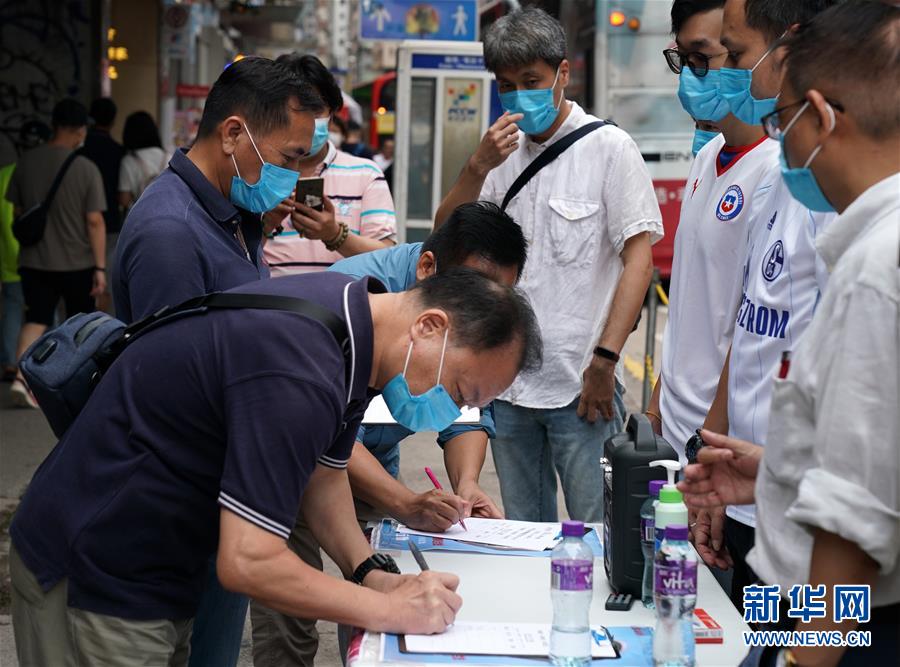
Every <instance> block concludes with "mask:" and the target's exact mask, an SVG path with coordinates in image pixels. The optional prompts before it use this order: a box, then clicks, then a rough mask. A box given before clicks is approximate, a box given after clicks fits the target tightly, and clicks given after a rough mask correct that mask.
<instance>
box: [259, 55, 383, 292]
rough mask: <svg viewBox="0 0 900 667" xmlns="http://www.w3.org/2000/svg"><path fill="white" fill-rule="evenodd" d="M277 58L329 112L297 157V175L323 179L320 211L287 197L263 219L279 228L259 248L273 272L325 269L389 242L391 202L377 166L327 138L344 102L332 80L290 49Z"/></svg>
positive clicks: (315, 62) (322, 68)
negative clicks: (303, 154) (307, 151)
mask: <svg viewBox="0 0 900 667" xmlns="http://www.w3.org/2000/svg"><path fill="white" fill-rule="evenodd" d="M277 62H278V63H279V64H282V65H285V66H287V67H289V68H291V69H292V70H293V71H294V72H295V73H296V74H297V75H298V76H300V77H302V78H303V79H304V80H305V81H307V82H308V83H309V85H310V86H312V88H313V89H314V90H315V91H316V92H317V93H318V94H319V95H320V96H321V97H322V99H323V100H325V103H326V104H327V105H328V112H327V115H326V114H323V115H322V116H321V117H320V118H317V119H316V133H315V136H314V138H313V144H312V147H311V148H310V155H309V156H308V157H304V158H303V160H301V161H300V175H301V176H302V177H321V178H323V179H324V193H325V200H324V202H323V210H322V211H316V210H314V209H312V208H310V207H309V206H306V205H305V204H304V203H302V202H298V201H295V200H293V199H288V200H287V201H285V202H283V203H282V205H281V206H279V207H278V208H277V209H275V210H274V211H271V212H270V213H267V214H266V215H265V216H264V218H263V221H264V223H265V226H266V230H267V231H273V230H277V231H278V232H279V233H278V234H277V235H275V236H273V237H272V238H269V239H268V240H267V241H266V244H265V248H264V250H265V256H266V262H268V264H269V268H270V269H271V270H272V276H273V277H278V276H282V275H290V274H293V273H311V272H315V271H324V270H325V269H327V268H328V267H329V266H331V265H332V264H334V263H335V262H336V261H338V260H340V259H343V258H344V257H352V256H354V255H358V254H360V253H363V252H369V251H372V250H380V249H382V248H385V247H391V246H393V245H394V243H395V237H396V215H395V214H394V200H393V198H392V197H391V192H390V189H389V188H388V186H387V182H386V181H385V178H384V174H383V173H382V171H381V169H379V168H378V166H377V165H376V164H375V163H374V162H372V161H371V160H367V159H365V158H361V157H355V156H353V155H350V154H349V153H346V152H344V151H343V150H339V149H338V146H337V145H335V144H333V143H332V142H331V141H330V140H329V139H328V137H329V133H328V127H329V125H330V121H331V120H332V119H334V118H336V114H337V113H338V112H339V111H340V110H341V107H342V105H343V96H342V94H341V89H340V86H338V84H337V81H335V79H334V77H333V76H332V75H331V72H329V71H328V69H327V68H326V67H325V65H323V64H322V61H320V60H319V59H318V58H316V57H315V56H312V55H300V54H296V53H294V54H289V55H284V56H281V57H279V58H278V60H277Z"/></svg>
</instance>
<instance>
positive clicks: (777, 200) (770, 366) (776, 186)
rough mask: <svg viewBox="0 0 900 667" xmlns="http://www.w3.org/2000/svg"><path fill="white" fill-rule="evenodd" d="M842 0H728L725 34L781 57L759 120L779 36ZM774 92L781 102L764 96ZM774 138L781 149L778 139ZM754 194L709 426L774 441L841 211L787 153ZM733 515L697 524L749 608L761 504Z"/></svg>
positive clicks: (718, 514) (757, 84)
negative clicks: (827, 241)
mask: <svg viewBox="0 0 900 667" xmlns="http://www.w3.org/2000/svg"><path fill="white" fill-rule="evenodd" d="M833 2H834V0H800V1H798V2H794V3H791V5H790V6H785V5H783V4H779V5H773V4H772V3H771V2H765V1H762V0H746V2H745V0H728V2H727V3H726V4H725V22H724V25H723V30H722V35H723V37H722V39H723V41H724V42H725V43H726V44H728V46H729V48H730V49H732V50H734V51H737V52H740V53H743V52H746V50H747V45H755V46H756V48H757V49H765V51H764V52H765V53H768V55H767V56H766V58H765V59H764V60H763V63H764V64H766V63H771V66H770V69H769V70H768V71H769V75H768V76H756V74H755V73H754V75H753V78H752V81H753V86H752V92H751V93H750V94H751V97H752V99H753V104H752V105H751V106H752V107H753V111H752V113H753V115H754V118H753V120H756V121H757V122H760V123H761V121H762V116H760V117H759V118H756V116H758V115H759V114H760V113H761V112H762V110H764V108H765V107H767V106H770V107H771V108H772V109H774V104H775V103H774V99H775V97H776V96H777V95H778V93H779V91H780V90H781V79H782V75H783V69H782V68H781V67H780V63H781V61H782V59H783V57H784V51H785V50H784V49H783V48H778V47H776V46H775V44H778V43H779V42H778V40H779V38H780V37H781V36H782V35H783V34H784V33H785V32H786V31H789V30H792V29H793V30H796V29H797V26H799V25H800V24H802V23H805V22H806V21H808V20H810V19H811V18H812V17H813V16H815V14H817V13H818V12H819V11H821V10H822V9H823V7H825V6H827V5H829V4H833ZM750 50H751V51H752V49H750ZM760 67H762V65H760ZM756 71H757V72H759V71H760V69H757V70H756ZM720 84H721V82H720ZM733 99H736V98H732V100H733ZM745 99H746V98H745ZM765 100H771V102H770V103H769V104H763V101H765ZM729 104H731V101H730V102H729ZM737 109H741V107H737ZM738 113H742V114H746V113H750V112H747V111H738ZM747 120H750V119H749V118H748V119H747ZM760 127H761V125H760ZM769 143H770V144H771V145H772V146H773V147H775V152H776V154H777V152H778V144H777V142H775V141H769ZM753 200H754V204H753V212H752V215H751V217H750V218H749V220H748V225H747V230H746V233H747V239H748V240H747V241H745V243H744V244H743V245H742V247H743V249H744V252H743V254H742V256H741V257H740V258H739V260H738V263H737V265H736V266H739V267H743V271H742V272H741V274H738V275H742V276H743V279H742V282H741V283H739V285H741V296H740V305H739V308H738V309H737V314H736V315H734V314H733V313H732V321H731V326H732V327H733V334H732V336H733V340H732V343H731V347H730V349H729V354H728V355H727V356H726V362H725V365H724V368H723V369H722V373H721V379H720V380H719V381H718V383H717V384H718V390H717V393H716V398H715V400H714V401H713V404H712V406H711V407H710V411H709V414H708V415H707V417H706V419H705V421H704V427H705V428H708V429H711V430H713V431H716V432H722V433H725V432H727V433H728V434H729V435H732V436H734V437H737V438H741V439H747V440H751V441H752V442H759V443H762V444H765V433H766V430H767V429H768V419H769V410H768V406H769V402H770V397H771V390H772V381H773V380H774V378H775V373H776V371H777V367H778V362H779V360H780V359H781V355H782V353H783V352H790V351H791V350H792V349H793V346H794V342H795V341H796V340H797V339H798V337H799V336H800V334H802V333H803V330H804V329H805V328H806V326H807V325H808V324H809V321H810V320H811V319H812V316H813V312H814V311H815V307H816V304H817V303H818V300H819V293H820V290H821V289H822V288H823V287H824V285H825V281H826V280H827V277H826V276H827V272H826V271H825V268H824V265H822V263H821V261H817V258H816V249H815V239H816V236H817V234H818V233H819V232H820V231H821V230H822V229H824V227H825V225H826V224H827V223H828V222H829V221H830V220H831V219H832V218H833V215H829V214H828V213H827V212H825V211H818V212H814V211H810V210H809V209H808V208H806V207H805V206H803V205H802V204H800V203H799V202H797V201H796V200H794V199H793V197H791V194H790V192H789V191H788V189H787V187H786V185H785V184H784V182H783V180H782V178H781V167H780V164H779V163H777V161H776V163H775V164H771V165H769V167H768V169H767V171H766V172H764V173H762V174H761V177H760V182H759V185H758V187H757V190H756V192H755V193H754V195H753ZM829 208H830V207H829ZM725 514H726V516H727V518H726V517H723V515H722V510H721V509H717V510H715V511H714V512H712V513H711V515H707V514H705V513H701V514H700V515H699V516H698V517H697V523H698V524H699V529H698V527H697V526H695V530H694V531H693V532H694V542H695V543H696V544H697V548H698V551H699V552H700V553H701V555H703V557H704V560H706V562H707V563H708V564H721V563H722V561H725V562H726V563H729V564H730V565H731V567H732V579H731V598H732V602H734V604H735V605H736V606H737V607H738V609H743V591H744V587H745V586H748V585H750V584H752V583H754V582H756V580H757V577H756V574H755V573H754V572H753V570H752V569H751V568H750V567H749V566H748V565H747V562H746V557H747V553H748V552H749V551H750V549H751V548H752V547H753V529H754V526H755V511H754V508H753V507H752V506H749V507H729V508H728V509H727V510H726V512H725ZM706 525H708V526H709V531H707V530H706V529H705V526H706ZM723 538H724V546H725V549H722V544H723ZM716 545H718V546H716ZM710 549H711V550H713V551H716V552H717V554H716V558H714V559H711V558H710V557H709V555H710ZM726 550H727V556H726V555H725V552H726Z"/></svg>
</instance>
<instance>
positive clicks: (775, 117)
mask: <svg viewBox="0 0 900 667" xmlns="http://www.w3.org/2000/svg"><path fill="white" fill-rule="evenodd" d="M825 101H826V102H828V104H830V105H831V106H832V107H833V108H835V109H837V110H838V111H840V112H841V113H844V107H843V106H842V105H841V103H840V102H835V101H834V100H830V99H828V98H827V97H826V98H825ZM802 104H809V100H805V99H800V100H797V101H796V102H791V103H790V104H785V105H784V106H783V107H778V108H776V109H775V110H774V111H772V112H770V113H767V114H766V115H765V116H763V117H762V118H761V119H760V122H761V123H762V127H763V131H764V132H765V133H766V136H767V137H769V138H770V139H775V140H776V141H778V140H779V139H781V134H782V133H783V132H784V129H783V128H782V127H781V112H782V111H787V110H788V109H793V108H794V107H799V106H801V105H802ZM798 114H799V112H797V113H795V114H794V115H793V116H791V121H793V120H794V119H795V118H796V117H797V115H798ZM791 121H789V122H788V125H790V122H791Z"/></svg>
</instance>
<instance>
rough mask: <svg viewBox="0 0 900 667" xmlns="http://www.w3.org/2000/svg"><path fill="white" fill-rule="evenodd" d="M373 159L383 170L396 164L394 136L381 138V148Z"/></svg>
mask: <svg viewBox="0 0 900 667" xmlns="http://www.w3.org/2000/svg"><path fill="white" fill-rule="evenodd" d="M373 159H374V161H375V164H377V165H378V168H379V169H381V171H384V170H385V169H387V168H388V167H390V166H391V165H392V164H394V137H385V138H384V139H382V140H381V150H380V151H378V153H376V154H375V157H374V158H373Z"/></svg>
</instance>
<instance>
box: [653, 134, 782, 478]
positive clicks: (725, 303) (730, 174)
mask: <svg viewBox="0 0 900 667" xmlns="http://www.w3.org/2000/svg"><path fill="white" fill-rule="evenodd" d="M724 144H725V140H724V138H722V136H721V135H719V136H718V137H717V138H715V139H713V140H712V141H710V142H709V143H708V144H707V145H706V146H704V147H703V148H702V149H701V150H700V152H699V153H698V154H697V157H696V158H695V160H694V164H693V166H692V167H691V173H690V175H689V176H688V180H687V183H686V184H685V191H684V199H683V201H682V202H681V216H680V218H679V222H678V230H677V231H676V232H675V257H674V262H673V265H672V279H671V286H670V299H669V318H668V321H667V323H666V330H665V334H664V339H663V355H662V357H663V359H662V369H661V370H662V385H661V387H660V396H659V407H660V414H661V415H662V419H663V436H664V437H665V438H666V440H667V441H668V442H669V443H670V444H671V445H672V446H673V447H674V448H675V450H676V451H677V452H678V453H679V455H680V456H681V458H682V462H684V444H685V442H686V441H687V439H688V438H689V437H690V436H691V434H692V433H693V431H694V430H695V429H697V428H699V427H700V426H702V425H703V421H704V419H705V418H706V413H707V412H708V411H709V406H710V404H711V403H712V401H713V398H714V397H715V394H716V387H717V385H718V382H719V375H720V374H721V372H722V366H723V364H724V363H725V355H726V354H727V352H728V345H729V344H730V343H731V334H732V331H733V329H734V315H735V313H736V312H737V308H738V304H739V302H740V297H741V267H742V266H743V260H744V255H745V252H746V247H747V226H748V223H749V219H750V214H751V209H752V208H753V207H754V206H755V194H754V193H755V192H756V189H757V187H758V186H759V185H760V183H761V181H762V180H763V178H764V177H765V176H766V175H767V174H771V173H773V172H772V170H773V169H774V170H776V173H777V169H778V150H779V147H778V142H776V141H772V140H771V139H766V138H763V139H761V140H760V141H759V142H757V143H756V144H754V145H753V146H751V147H749V149H748V150H746V151H744V152H743V153H741V154H739V155H737V156H736V157H734V158H733V159H732V160H731V162H730V163H729V164H728V165H727V166H726V167H725V168H724V169H723V168H721V167H720V166H719V162H718V156H719V153H720V151H721V150H722V148H723V147H724Z"/></svg>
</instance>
